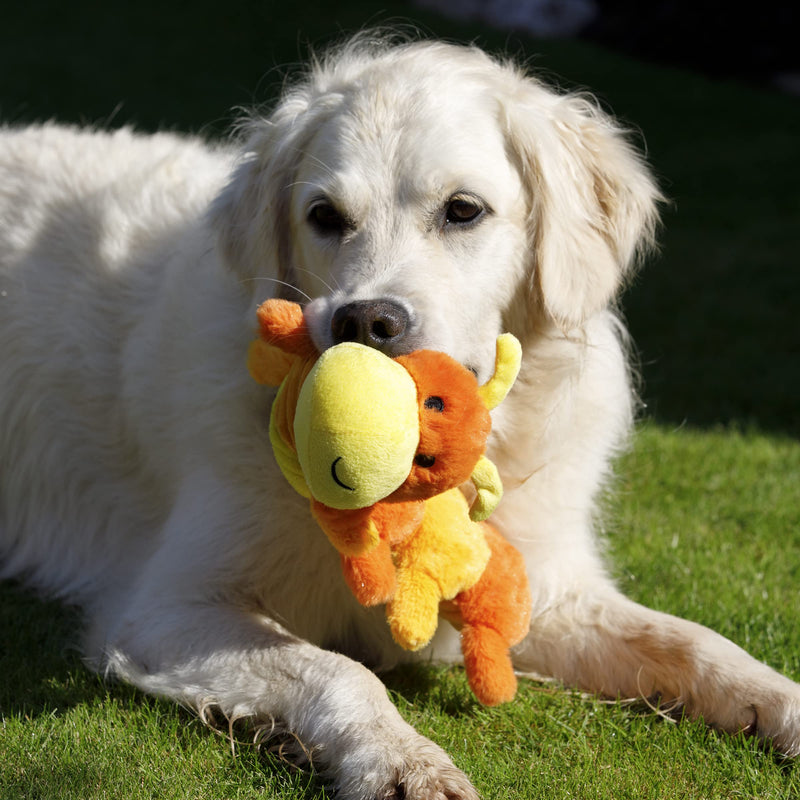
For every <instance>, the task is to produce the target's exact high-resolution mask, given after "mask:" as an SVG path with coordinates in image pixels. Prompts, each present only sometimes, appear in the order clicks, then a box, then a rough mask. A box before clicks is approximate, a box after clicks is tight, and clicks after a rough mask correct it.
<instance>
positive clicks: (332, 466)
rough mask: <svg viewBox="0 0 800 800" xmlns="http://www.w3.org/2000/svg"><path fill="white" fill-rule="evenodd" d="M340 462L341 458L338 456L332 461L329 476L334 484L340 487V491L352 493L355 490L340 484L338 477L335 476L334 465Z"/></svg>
mask: <svg viewBox="0 0 800 800" xmlns="http://www.w3.org/2000/svg"><path fill="white" fill-rule="evenodd" d="M341 460H342V457H341V456H339V457H338V458H335V459H334V460H333V464H331V475H332V476H333V480H334V481H335V482H336V484H337V485H338V486H341V487H342V489H347V491H348V492H354V491H355V489H354V488H353V487H352V486H348V485H347V484H346V483H342V482H341V481H340V480H339V476H338V475H337V474H336V465H337V464H338V463H339V462H340V461H341Z"/></svg>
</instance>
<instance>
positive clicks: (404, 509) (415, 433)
mask: <svg viewBox="0 0 800 800" xmlns="http://www.w3.org/2000/svg"><path fill="white" fill-rule="evenodd" d="M258 318H259V325H260V334H261V335H260V338H259V339H257V340H256V341H254V342H253V343H252V345H251V347H250V352H249V357H248V366H249V369H250V372H251V374H252V376H253V377H254V378H255V380H257V381H258V382H260V383H265V384H270V385H276V386H279V389H278V393H277V395H276V397H275V400H274V402H273V406H272V412H271V416H270V439H271V442H272V445H273V450H274V452H275V456H276V459H277V461H278V463H279V465H280V467H281V469H282V471H283V473H284V475H285V476H286V478H287V480H288V481H289V483H290V484H291V485H292V486H293V487H294V488H295V490H296V491H298V492H299V493H300V494H302V495H303V496H305V497H308V498H309V500H310V502H311V510H312V513H313V515H314V517H315V518H316V520H317V522H318V523H319V525H320V527H321V528H322V530H323V531H324V532H325V533H326V535H327V536H328V538H329V539H330V541H331V542H332V544H333V545H334V547H336V549H337V550H338V551H339V552H340V553H341V555H342V567H343V572H344V576H345V579H346V581H347V583H348V585H349V587H350V589H351V590H352V591H353V594H354V595H355V597H356V598H357V599H358V601H359V602H360V603H362V604H363V605H366V606H372V605H378V604H382V603H385V604H386V613H387V619H388V622H389V625H390V628H391V631H392V635H393V636H394V638H395V640H396V641H397V642H398V644H400V645H401V646H402V647H405V648H406V649H411V650H416V649H419V648H421V647H424V646H425V645H426V644H427V643H428V642H429V641H430V639H431V637H432V636H433V634H434V633H435V631H436V627H437V624H438V616H439V609H440V603H442V601H451V608H452V609H454V610H455V612H456V613H455V617H456V620H457V622H458V623H459V624H461V625H462V629H461V642H462V650H463V653H464V662H465V666H466V670H467V676H468V679H469V682H470V686H471V687H472V689H473V691H474V692H475V694H476V696H477V697H478V699H479V700H480V701H481V702H483V703H485V704H487V705H495V704H497V703H500V702H504V701H507V700H510V699H512V698H513V696H514V694H515V692H516V678H515V676H514V672H513V668H512V666H511V660H510V657H509V653H508V651H509V648H510V647H511V646H513V645H514V644H516V643H518V642H519V641H520V640H521V639H522V638H523V637H524V635H525V633H526V632H527V629H528V625H529V623H530V608H531V601H530V591H529V587H528V584H527V579H526V576H525V568H524V563H523V561H522V557H521V556H520V554H519V553H518V552H517V551H516V550H515V549H514V548H513V547H511V545H509V544H508V543H507V542H505V540H504V539H503V538H502V537H501V536H500V535H499V534H498V533H497V532H496V531H495V530H494V529H493V528H492V527H491V526H490V525H489V524H488V523H486V522H483V520H485V519H486V517H488V516H489V514H491V512H492V511H493V510H494V508H495V507H496V505H497V503H498V502H499V500H500V497H501V495H502V486H501V484H500V479H499V476H498V474H497V470H496V468H495V467H494V465H493V464H492V462H491V461H489V460H488V459H487V458H486V457H485V456H484V455H483V451H484V449H485V445H486V439H487V437H488V435H489V430H490V428H491V419H490V416H489V411H490V409H491V408H493V407H494V406H495V405H497V404H498V403H499V402H501V401H502V399H503V398H504V397H505V395H506V393H507V392H508V390H509V388H510V387H511V384H512V383H513V381H514V379H515V378H516V374H517V371H518V369H519V359H520V355H519V343H518V342H517V341H516V339H514V338H513V337H511V336H510V335H506V336H503V337H500V338H499V339H498V345H497V363H496V368H495V375H494V376H493V378H492V379H490V380H489V382H488V383H487V384H485V385H484V386H479V385H478V383H477V381H476V379H475V377H474V376H473V375H472V373H471V372H469V371H468V370H466V369H465V368H464V367H462V366H461V365H460V364H458V363H457V362H455V361H454V360H453V359H451V358H449V357H448V356H447V355H445V354H443V353H437V352H434V351H427V350H420V351H416V352H414V353H411V354H409V355H405V356H400V357H398V358H396V359H391V358H388V357H387V356H385V355H383V354H381V353H380V352H378V351H377V350H374V349H372V348H368V347H365V346H363V345H360V344H357V343H354V342H345V343H342V344H339V345H336V346H335V347H332V348H330V349H328V350H326V351H325V352H324V353H322V354H321V355H319V354H318V353H317V352H316V350H315V348H314V345H313V342H312V340H311V337H310V334H309V331H308V329H307V327H306V323H305V320H304V318H303V313H302V309H301V308H300V306H298V305H297V304H294V303H289V302H288V301H283V300H268V301H267V302H266V303H264V304H263V305H262V306H261V307H260V308H259V311H258ZM469 480H472V482H473V484H474V486H475V490H476V496H475V499H474V501H473V503H472V505H471V506H470V505H468V503H467V501H466V499H465V497H464V495H463V493H462V492H461V491H460V490H459V489H458V487H459V486H461V485H462V484H463V483H465V482H467V481H469Z"/></svg>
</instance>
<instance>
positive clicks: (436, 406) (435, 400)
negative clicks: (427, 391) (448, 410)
mask: <svg viewBox="0 0 800 800" xmlns="http://www.w3.org/2000/svg"><path fill="white" fill-rule="evenodd" d="M425 408H429V409H431V411H438V412H439V413H440V414H441V413H442V412H443V411H444V400H442V398H441V397H436V395H433V396H431V397H426V398H425Z"/></svg>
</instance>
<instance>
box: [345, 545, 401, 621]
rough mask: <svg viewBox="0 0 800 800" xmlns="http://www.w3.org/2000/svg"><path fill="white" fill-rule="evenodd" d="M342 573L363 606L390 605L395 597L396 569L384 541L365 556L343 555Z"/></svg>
mask: <svg viewBox="0 0 800 800" xmlns="http://www.w3.org/2000/svg"><path fill="white" fill-rule="evenodd" d="M342 572H343V574H344V579H345V581H346V582H347V585H348V586H349V587H350V589H351V591H352V592H353V594H354V595H355V596H356V600H358V602H359V603H361V605H362V606H377V605H380V604H381V603H388V602H389V600H391V599H392V597H393V595H394V590H395V569H394V564H393V563H392V553H391V551H390V549H389V545H388V544H387V543H386V542H384V541H380V542H378V545H377V547H375V548H374V549H372V550H370V551H369V553H367V554H366V555H364V556H344V555H343V556H342Z"/></svg>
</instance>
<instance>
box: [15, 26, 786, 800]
mask: <svg viewBox="0 0 800 800" xmlns="http://www.w3.org/2000/svg"><path fill="white" fill-rule="evenodd" d="M659 199H660V198H659V192H658V189H657V187H656V186H655V184H654V182H653V180H652V178H651V177H650V174H649V172H648V170H647V168H646V167H645V165H644V163H643V161H642V159H641V157H640V156H639V155H638V154H637V152H636V151H635V149H634V148H633V147H632V145H631V144H630V143H629V141H628V140H627V138H626V136H625V135H624V133H623V132H622V131H621V130H620V128H619V127H618V126H617V125H616V124H615V123H614V121H613V120H612V119H611V118H609V116H608V115H606V114H605V113H603V112H602V111H600V110H599V109H598V108H597V107H596V105H594V104H593V103H592V102H591V101H590V100H588V99H586V98H584V97H579V96H574V95H569V94H563V93H557V92H555V91H553V90H552V89H550V88H548V87H546V86H545V85H543V84H542V83H540V82H539V81H537V80H536V79H534V78H532V77H529V76H526V75H525V74H524V73H523V72H522V71H521V70H520V69H518V68H516V67H514V66H513V65H510V64H507V63H504V62H501V61H498V60H495V59H493V58H490V57H489V56H487V55H486V54H485V53H483V52H481V51H480V50H478V49H476V48H471V47H458V46H453V45H447V44H442V43H436V42H424V41H417V42H403V43H399V44H397V43H394V44H390V43H386V42H382V41H376V40H374V39H372V38H370V37H369V36H361V37H359V38H357V39H355V40H353V41H350V42H349V43H347V44H346V45H344V46H342V47H340V48H338V49H337V50H335V51H333V52H332V53H330V54H328V55H327V56H326V57H324V58H321V59H319V60H318V61H317V62H315V63H314V65H313V66H312V67H311V68H310V69H309V71H308V72H307V74H305V75H304V76H303V77H302V78H301V79H299V80H298V82H297V83H296V84H294V85H293V86H291V87H289V88H287V90H286V91H285V93H284V95H283V97H282V98H281V99H280V101H279V102H278V103H277V105H276V107H275V108H274V109H273V110H272V111H271V112H270V113H268V114H266V115H263V116H262V115H260V114H254V115H253V116H252V117H251V118H249V119H248V121H246V122H245V123H243V125H242V126H241V129H240V130H239V132H238V136H237V137H235V141H234V142H233V143H232V144H228V145H224V146H221V145H220V146H210V145H208V144H206V143H203V142H200V141H197V140H193V139H188V138H181V137H178V136H174V135H165V134H161V135H154V136H140V135H136V134H134V133H132V132H130V131H129V130H120V131H117V132H113V133H105V132H100V131H96V130H78V129H73V128H64V127H59V126H56V125H44V126H38V127H32V128H25V129H5V130H3V131H2V133H1V134H0V325H1V326H2V343H3V352H2V356H0V454H2V472H0V537H1V538H0V542H1V546H2V558H3V561H2V565H3V566H2V575H3V576H22V577H24V578H25V579H26V580H27V581H28V582H29V583H30V584H32V585H34V586H37V587H40V588H42V589H44V590H47V591H49V592H52V593H55V594H56V595H59V596H61V597H64V598H66V599H68V600H69V601H72V602H76V603H79V604H80V605H81V606H82V607H83V608H84V609H85V612H86V616H87V620H88V626H89V629H88V635H87V640H86V645H85V647H86V654H87V657H88V658H90V659H91V660H92V661H93V662H94V664H95V665H96V668H97V669H100V670H105V671H108V672H109V673H113V674H114V675H117V676H119V677H121V678H123V679H125V680H128V681H130V682H131V683H133V684H135V685H136V686H138V687H140V688H142V689H143V690H145V691H148V692H152V693H155V694H158V695H164V696H168V697H171V698H174V699H175V700H178V701H180V702H182V703H185V704H189V705H191V706H193V707H195V708H197V709H198V710H199V711H200V712H201V713H205V711H206V710H207V709H209V708H210V707H215V708H218V709H219V710H221V712H222V713H223V714H225V715H226V716H227V717H229V718H232V717H243V716H249V717H253V718H255V719H256V720H264V721H274V722H275V723H276V724H277V725H279V726H281V727H282V728H283V729H284V730H287V731H290V732H291V733H292V734H294V735H295V736H296V737H297V738H298V739H299V740H300V741H301V742H302V743H303V744H304V745H305V747H306V748H308V749H310V750H313V752H314V754H315V762H316V764H317V765H318V766H319V767H320V768H321V770H322V771H323V772H324V774H325V775H326V776H327V778H328V779H329V780H330V782H331V784H332V785H333V786H334V787H335V788H336V790H337V791H338V796H339V797H341V798H345V799H346V800H373V799H374V798H393V797H405V798H407V799H408V800H442V798H450V800H453V799H454V798H474V797H476V793H475V790H474V789H473V788H472V786H471V785H470V783H469V781H468V779H467V778H466V777H465V776H464V775H463V774H462V773H461V772H460V771H459V770H458V769H456V767H455V766H453V764H452V762H451V761H450V760H449V758H448V757H447V756H446V755H445V753H444V752H443V751H442V750H441V749H440V748H439V747H437V746H436V745H434V744H433V743H432V742H430V741H429V740H427V739H426V738H424V737H422V736H420V735H419V734H417V733H416V732H415V731H414V730H413V729H412V728H411V727H410V726H409V725H408V724H407V723H406V722H404V721H403V720H402V719H401V717H400V715H399V714H398V713H397V711H396V710H395V708H394V707H393V705H392V704H391V702H390V700H389V698H388V696H387V694H386V692H385V690H384V689H383V686H382V684H381V683H380V681H379V680H378V679H377V678H376V677H375V675H374V673H373V672H372V671H370V670H368V669H367V668H366V667H365V666H362V664H367V665H369V666H370V667H376V668H377V667H387V666H390V665H392V664H394V663H396V662H398V661H399V660H402V659H404V658H409V657H412V656H410V655H409V654H407V653H405V652H403V651H400V650H399V649H398V648H397V647H396V645H395V644H394V643H393V641H392V639H391V636H390V634H389V631H388V627H387V626H386V624H385V622H384V619H383V614H382V611H381V610H380V609H372V610H366V609H364V608H362V607H361V606H360V605H359V604H358V603H357V602H356V601H355V600H354V598H353V597H352V596H351V594H350V592H349V589H348V588H347V586H346V585H345V583H344V581H343V580H342V577H341V574H340V568H339V560H338V556H337V554H336V553H335V552H334V550H333V548H331V547H330V546H329V544H328V543H327V541H326V540H325V538H324V536H323V535H322V534H321V532H320V530H319V529H318V527H317V526H316V524H315V523H314V522H313V520H312V518H311V517H310V514H309V511H308V506H307V502H306V501H305V500H304V499H303V498H301V497H300V496H299V495H296V494H295V492H293V491H291V490H290V489H289V488H288V486H287V485H286V483H285V481H284V479H283V477H282V476H281V474H280V472H279V470H278V469H277V467H276V465H275V462H274V459H273V456H272V452H271V449H270V445H269V439H268V433H267V416H268V411H269V408H270V404H271V399H272V394H271V391H270V390H269V389H266V388H264V387H261V386H258V385H256V384H255V383H254V382H253V381H252V380H251V379H250V378H249V376H248V374H247V370H246V367H245V360H246V352H247V346H248V343H249V342H250V340H251V339H252V338H253V337H254V331H255V314H254V312H255V309H256V307H257V305H258V304H259V303H260V302H262V301H263V300H264V299H265V298H267V297H269V296H271V295H274V294H283V295H285V296H288V297H295V298H302V299H303V302H304V303H305V304H306V305H305V311H306V315H307V319H308V321H309V324H310V327H311V330H312V332H313V336H314V338H315V341H316V343H317V345H318V346H319V348H325V347H328V346H330V345H331V344H332V343H333V342H335V341H339V340H341V339H348V338H349V339H357V340H359V341H363V342H366V343H369V344H371V345H373V346H375V347H379V348H380V349H382V350H384V351H385V352H387V353H390V354H398V353H403V352H407V351H409V350H413V349H415V348H418V347H428V348H435V349H439V350H443V351H446V352H448V353H449V354H450V355H452V356H453V357H455V358H456V359H458V360H459V361H461V362H462V363H464V364H465V365H467V366H468V367H470V368H471V369H472V370H474V371H475V372H476V374H477V375H478V376H479V377H480V378H481V379H482V380H483V379H485V378H486V377H487V376H488V375H489V373H490V371H491V368H492V360H493V353H494V341H495V338H496V336H497V335H498V334H499V333H500V332H502V331H511V332H512V333H514V334H515V335H516V336H517V337H518V338H519V339H520V341H521V342H522V345H523V351H524V358H523V366H522V371H521V374H520V378H519V380H518V382H517V384H516V386H515V388H514V390H513V392H512V393H511V395H510V396H509V397H508V398H507V400H506V401H505V402H504V403H503V405H502V406H501V407H500V408H499V409H498V410H497V411H496V413H495V415H494V428H493V434H492V438H491V442H490V451H489V455H490V456H491V458H492V459H493V460H494V461H495V463H496V464H497V465H498V466H499V469H500V472H501V475H502V477H503V479H504V483H505V486H506V495H505V498H504V500H503V502H502V503H501V505H500V507H499V509H498V510H497V512H496V513H495V515H494V517H493V520H494V522H495V523H496V525H497V527H498V528H499V529H500V530H501V531H502V533H503V534H504V535H505V536H506V537H507V539H508V540H509V541H511V542H512V543H513V544H514V545H516V547H517V548H519V549H520V550H521V551H522V553H523V554H524V557H525V561H526V564H527V568H528V572H529V578H530V583H531V586H532V590H533V617H532V623H531V628H530V634H529V636H528V637H527V639H526V640H525V641H524V642H523V644H522V645H520V646H519V647H518V648H516V650H515V652H514V661H515V665H516V667H517V668H518V670H519V671H520V672H523V673H536V674H539V675H544V676H552V677H554V678H556V679H558V680H560V681H563V682H564V683H565V684H567V685H570V686H575V687H579V688H581V689H583V690H586V691H591V692H597V693H601V694H603V695H607V696H610V697H616V696H624V697H634V696H641V695H643V696H656V695H657V696H659V697H660V698H661V699H662V700H664V701H669V702H675V703H679V704H681V705H682V706H684V707H685V708H686V709H687V711H688V713H689V714H691V715H698V716H702V717H703V718H704V719H705V720H706V721H707V722H709V723H711V724H713V725H715V726H718V727H720V728H723V729H725V730H728V731H740V730H743V729H744V730H749V731H752V732H754V733H757V734H758V735H759V736H762V737H768V738H770V739H772V740H773V741H774V743H775V745H776V746H777V747H778V748H780V749H781V750H783V751H784V752H786V753H789V754H795V753H797V752H798V750H800V687H798V685H796V684H795V683H793V682H791V681H790V680H788V679H786V678H784V677H782V676H780V675H779V674H777V673H776V672H774V671H772V670H771V669H769V668H768V667H766V666H764V665H763V664H760V663H758V662H757V661H755V660H754V659H752V658H751V657H750V656H748V655H747V654H746V653H745V652H744V651H742V650H740V649H739V648H738V647H736V646H735V645H733V644H732V643H731V642H729V641H727V640H726V639H724V638H722V637H721V636H719V635H717V634H715V633H713V632H712V631H710V630H707V629H706V628H703V627H701V626H699V625H696V624H693V623H691V622H686V621H683V620H680V619H676V618H674V617H671V616H668V615H667V614H663V613H658V612H655V611H651V610H648V609H647V608H644V607H642V606H640V605H637V604H635V603H633V602H631V601H629V600H628V599H626V598H625V597H623V596H622V595H621V594H620V593H619V592H618V590H617V589H616V588H615V586H614V584H613V583H612V581H611V580H610V579H609V577H608V575H607V573H606V570H605V568H604V566H603V562H602V559H601V557H600V555H599V553H598V548H597V544H596V540H595V534H594V531H593V522H594V518H595V504H596V499H597V497H598V493H599V491H600V490H601V488H602V487H603V485H604V482H605V481H606V479H607V477H608V475H609V468H610V463H611V461H612V459H613V457H614V455H615V453H617V452H618V450H619V448H620V447H621V446H622V445H624V443H625V441H626V437H627V436H628V435H629V431H630V427H631V418H632V409H633V406H634V403H633V395H632V390H631V385H630V380H629V373H628V366H627V363H626V346H625V332H624V329H623V327H622V325H621V324H620V322H619V320H618V319H617V318H616V317H615V315H614V312H613V302H614V298H615V295H616V294H617V293H618V290H619V288H620V286H621V285H622V283H623V281H624V279H625V277H626V275H628V274H629V273H630V271H631V270H632V269H633V268H634V267H635V265H636V262H637V258H638V257H639V255H640V254H641V253H643V252H644V251H646V249H647V247H648V246H649V245H650V243H651V242H652V239H653V232H654V228H655V225H656V218H657V205H658V202H659ZM344 653H347V654H349V655H350V656H353V659H352V660H351V658H349V657H347V656H346V655H343V654H344ZM458 654H459V647H458V636H457V633H456V632H455V630H454V629H453V628H451V627H450V626H448V625H441V626H440V630H439V633H438V634H437V636H436V638H435V639H434V641H433V642H432V644H431V645H430V647H429V648H428V649H426V650H425V651H424V652H423V653H422V655H421V657H422V658H425V659H427V658H431V657H433V658H437V659H445V660H447V659H457V658H458Z"/></svg>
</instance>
